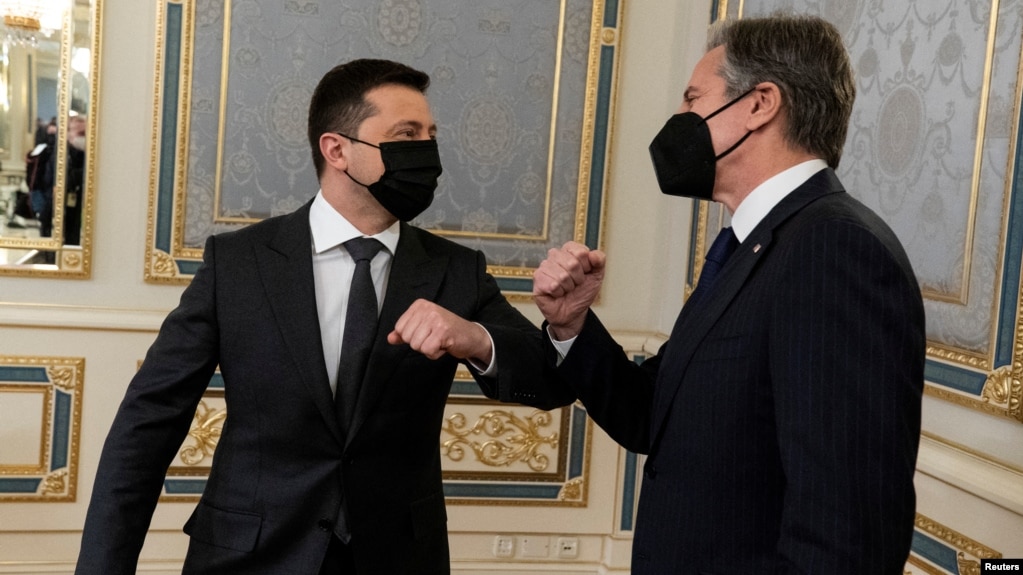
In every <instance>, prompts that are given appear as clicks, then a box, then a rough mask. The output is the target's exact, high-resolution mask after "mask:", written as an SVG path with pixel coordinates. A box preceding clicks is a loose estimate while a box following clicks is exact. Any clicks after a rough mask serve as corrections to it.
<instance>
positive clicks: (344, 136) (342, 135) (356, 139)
mask: <svg viewBox="0 0 1023 575" xmlns="http://www.w3.org/2000/svg"><path fill="white" fill-rule="evenodd" d="M729 105H731V104H729ZM334 133H335V134H337V135H338V136H341V137H342V138H348V139H349V140H351V141H353V142H358V143H360V144H363V145H365V146H369V147H371V148H376V149H378V150H379V149H380V146H377V145H375V144H370V143H369V142H363V141H362V140H360V139H358V138H353V137H351V136H348V135H346V134H342V133H341V132H334Z"/></svg>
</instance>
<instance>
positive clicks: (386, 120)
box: [364, 84, 433, 126]
mask: <svg viewBox="0 0 1023 575" xmlns="http://www.w3.org/2000/svg"><path fill="white" fill-rule="evenodd" d="M366 101H367V102H368V103H370V104H371V105H372V106H373V107H374V108H375V109H376V113H375V114H373V115H372V116H370V117H369V118H366V121H365V122H364V124H370V123H373V124H386V125H389V124H393V123H398V122H419V123H422V124H424V125H427V126H429V125H432V124H433V114H432V113H431V112H430V103H429V101H427V99H426V95H425V94H423V93H422V92H420V91H419V90H416V89H415V88H411V87H409V86H402V85H399V84H385V85H383V86H377V87H376V88H373V89H372V90H370V91H369V92H366Z"/></svg>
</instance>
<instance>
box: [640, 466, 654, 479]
mask: <svg viewBox="0 0 1023 575" xmlns="http://www.w3.org/2000/svg"><path fill="white" fill-rule="evenodd" d="M643 475H644V476H645V477H646V478H647V479H657V468H656V467H654V466H653V465H650V464H649V463H648V464H646V465H645V466H644V468H643Z"/></svg>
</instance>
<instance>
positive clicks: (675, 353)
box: [650, 169, 843, 445]
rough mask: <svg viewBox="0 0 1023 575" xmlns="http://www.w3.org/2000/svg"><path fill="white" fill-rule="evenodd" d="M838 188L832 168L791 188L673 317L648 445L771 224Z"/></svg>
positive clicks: (760, 251)
mask: <svg viewBox="0 0 1023 575" xmlns="http://www.w3.org/2000/svg"><path fill="white" fill-rule="evenodd" d="M841 191H843V189H842V185H841V183H840V182H839V181H838V178H837V176H836V175H835V173H834V171H832V170H831V169H825V170H822V171H820V172H818V173H817V174H815V175H814V176H813V177H811V178H810V179H809V180H807V182H806V183H804V184H803V185H802V186H800V187H798V188H796V189H795V190H794V191H793V192H792V193H790V194H789V195H787V196H785V198H784V199H783V200H782V201H781V202H779V203H778V205H777V206H775V207H774V208H773V209H772V210H771V211H770V212H769V213H768V214H767V216H766V217H765V218H764V219H763V220H762V221H761V222H760V223H759V224H757V226H756V228H754V229H753V231H752V232H751V233H750V235H749V237H747V238H746V239H745V241H743V242H742V244H740V246H739V248H738V249H737V250H736V251H735V253H734V254H732V257H731V258H729V259H728V262H727V263H726V264H725V267H724V268H722V269H721V272H720V275H719V276H718V279H717V281H716V282H715V283H714V289H713V292H712V293H710V294H706V296H705V297H701V300H700V302H701V303H700V306H699V308H697V309H689V308H687V307H685V306H683V308H682V312H681V313H680V314H679V317H678V319H677V320H676V321H675V326H674V328H673V329H672V332H671V337H670V338H669V340H668V345H667V346H666V347H665V350H664V356H663V359H662V362H661V365H660V367H659V369H658V372H657V384H656V386H655V388H654V403H653V416H652V419H651V428H650V430H651V438H652V445H656V444H657V443H658V442H659V441H660V437H661V434H662V433H663V431H664V423H665V420H666V419H667V418H668V415H669V413H670V412H671V406H672V403H673V402H674V399H675V396H676V395H677V394H678V390H679V388H680V386H681V384H682V379H683V377H684V375H685V371H686V369H687V368H688V366H689V362H690V361H691V360H692V358H693V355H694V354H695V353H696V350H697V349H698V348H699V346H700V344H701V343H702V342H703V340H704V338H705V337H706V336H707V334H708V333H709V332H710V330H711V329H712V328H713V327H714V325H715V324H716V323H717V321H718V319H720V318H721V315H722V314H723V313H725V310H727V309H728V307H729V305H730V304H731V302H732V300H734V299H735V297H736V296H737V295H738V294H739V293H740V292H741V291H742V288H743V286H744V285H746V283H747V279H748V278H749V276H750V275H751V274H752V273H753V272H754V269H755V268H756V266H757V263H758V262H759V261H760V260H761V259H762V258H764V257H766V255H767V254H768V253H769V252H770V250H771V248H772V244H773V241H774V237H775V230H776V229H777V228H778V227H779V226H781V225H782V224H783V223H784V222H786V221H787V220H788V219H789V218H790V217H792V216H793V215H794V214H796V213H797V212H799V211H800V210H802V209H803V208H804V207H806V206H807V205H808V204H810V203H812V202H813V201H815V200H817V199H819V198H822V197H824V196H826V195H827V194H830V193H835V192H841Z"/></svg>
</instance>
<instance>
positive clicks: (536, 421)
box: [441, 410, 558, 472]
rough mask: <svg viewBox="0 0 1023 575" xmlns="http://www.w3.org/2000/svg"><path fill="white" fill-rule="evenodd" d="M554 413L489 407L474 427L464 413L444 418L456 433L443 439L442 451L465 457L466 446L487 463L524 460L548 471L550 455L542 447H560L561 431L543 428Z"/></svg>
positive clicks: (495, 464)
mask: <svg viewBox="0 0 1023 575" xmlns="http://www.w3.org/2000/svg"><path fill="white" fill-rule="evenodd" d="M551 420H552V417H551V414H550V413H548V412H546V411H534V412H533V413H532V414H530V415H528V416H526V417H525V418H521V417H519V416H517V415H515V414H514V413H512V412H510V411H503V410H493V411H488V412H486V413H484V414H483V415H481V416H480V418H479V419H478V420H477V421H476V423H475V424H473V425H472V426H471V427H469V426H468V421H467V418H466V417H465V415H464V414H462V413H456V414H454V415H452V416H450V417H448V418H447V420H445V421H444V426H443V428H442V431H444V432H446V433H448V434H450V435H452V436H453V437H452V438H451V439H448V440H446V441H444V442H443V443H441V451H442V453H443V454H444V456H445V457H447V458H449V459H451V460H452V461H461V460H462V459H464V458H465V452H466V448H468V449H469V450H471V451H472V452H473V453H475V454H476V458H477V459H478V460H479V461H480V462H481V463H483V464H484V465H489V466H491V467H501V466H505V467H507V466H510V465H512V464H514V463H516V462H522V463H525V464H526V465H528V466H529V468H530V469H532V470H533V471H537V472H541V471H545V470H546V469H547V467H548V466H549V465H550V458H548V457H547V455H545V454H544V453H541V452H540V450H541V448H543V446H545V445H546V446H549V447H550V449H554V450H557V448H558V433H557V432H554V433H551V434H550V435H546V436H545V435H543V434H542V433H541V428H544V427H547V426H549V425H550V424H551ZM479 435H483V436H485V437H490V438H492V439H489V440H487V441H478V440H474V438H473V437H474V436H479Z"/></svg>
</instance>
